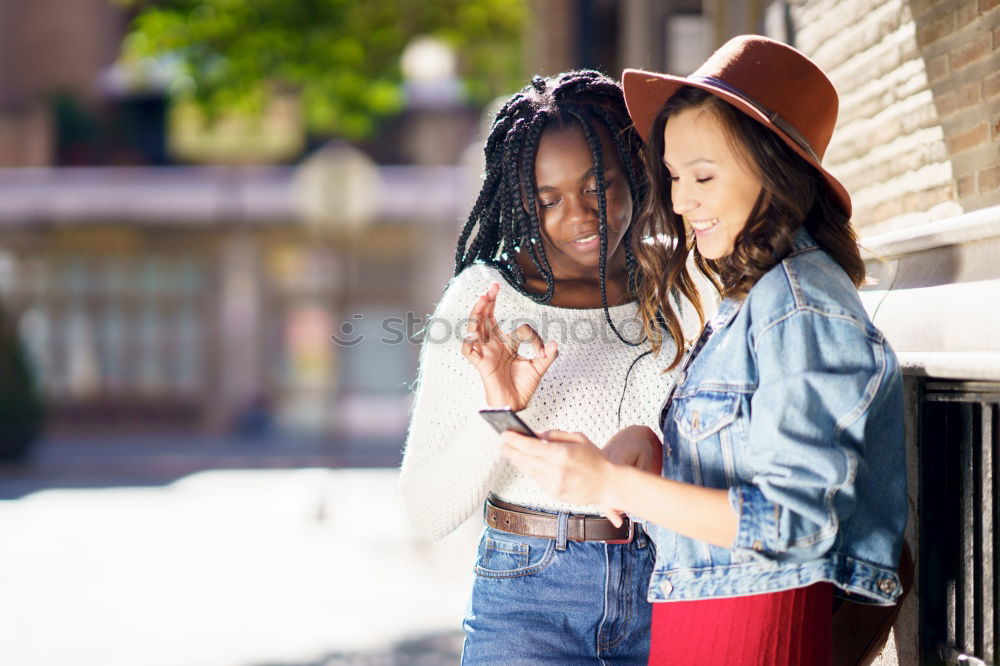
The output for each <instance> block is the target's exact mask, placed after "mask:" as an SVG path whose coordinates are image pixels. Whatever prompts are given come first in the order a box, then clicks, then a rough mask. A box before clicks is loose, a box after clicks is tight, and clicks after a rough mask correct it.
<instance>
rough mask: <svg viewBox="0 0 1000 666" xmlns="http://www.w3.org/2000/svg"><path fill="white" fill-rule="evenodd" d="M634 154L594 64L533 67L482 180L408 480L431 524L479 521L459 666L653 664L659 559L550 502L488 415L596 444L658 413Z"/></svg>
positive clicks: (441, 307)
mask: <svg viewBox="0 0 1000 666" xmlns="http://www.w3.org/2000/svg"><path fill="white" fill-rule="evenodd" d="M639 146H640V140H639V138H638V136H637V135H636V134H635V131H634V130H633V129H632V127H631V121H630V120H629V118H628V115H627V111H626V108H625V103H624V98H623V96H622V91H621V88H620V87H619V85H618V84H617V83H616V82H614V81H612V80H610V79H608V78H607V77H605V76H603V75H602V74H599V73H598V72H594V71H573V72H566V73H563V74H560V75H557V76H554V77H551V78H548V79H543V78H541V77H535V78H534V79H533V80H532V82H531V84H530V85H529V86H527V87H525V88H524V89H523V90H522V91H520V92H519V93H517V94H515V95H514V96H513V97H511V98H510V100H509V101H507V103H506V104H505V105H504V106H503V108H502V109H501V110H500V112H499V113H498V114H497V116H496V119H495V120H494V122H493V125H492V129H491V132H490V135H489V138H488V140H487V142H486V148H485V152H486V173H485V179H484V183H483V187H482V191H481V192H480V194H479V197H478V200H477V201H476V203H475V206H474V207H473V209H472V213H471V214H470V216H469V218H468V221H467V223H466V225H465V228H464V230H463V231H462V234H461V237H460V239H459V242H458V253H457V258H456V265H455V277H454V278H452V280H451V282H450V283H449V285H448V287H447V289H446V291H445V294H444V296H443V298H442V299H441V302H440V303H439V304H438V306H437V309H436V311H435V315H434V319H433V323H432V324H431V325H430V326H429V327H428V330H427V335H426V338H425V342H424V347H423V350H422V354H421V362H420V378H419V385H418V388H417V393H416V397H415V402H414V407H413V414H412V420H411V424H410V432H409V437H408V439H407V444H406V451H405V455H404V459H403V464H402V471H401V488H402V494H403V498H404V501H405V503H406V506H407V509H408V511H409V513H410V516H411V518H412V520H413V522H414V524H415V525H416V526H417V527H418V528H419V529H420V530H421V531H423V532H424V533H425V534H427V535H429V536H431V537H434V538H438V537H442V536H444V535H446V534H448V533H449V532H451V531H452V530H454V529H455V528H456V527H457V526H458V525H459V524H460V523H462V522H463V521H464V520H465V519H467V518H468V517H469V516H471V515H473V514H478V513H479V512H483V514H484V519H485V522H486V528H485V531H484V533H483V536H482V539H481V541H480V545H479V551H478V555H477V561H476V566H475V572H476V578H475V583H474V586H473V590H472V597H471V602H470V606H469V611H468V615H467V617H466V618H465V622H464V628H465V631H466V641H465V647H464V651H463V663H466V664H504V663H518V664H528V663H541V662H550V663H645V661H646V655H647V651H648V646H649V621H650V607H649V605H648V603H647V602H646V599H645V594H646V592H645V591H646V586H647V583H648V581H649V575H650V573H651V570H652V569H651V566H652V561H653V557H654V554H653V552H652V549H651V547H650V543H649V541H648V539H647V537H646V534H645V532H644V531H643V529H642V527H641V526H640V525H634V524H632V523H631V522H630V521H629V520H628V518H627V517H626V518H622V517H620V516H618V515H616V516H615V517H616V520H617V522H618V526H616V525H614V524H612V523H611V522H610V521H609V520H608V519H606V518H604V517H603V516H602V515H601V514H602V509H601V507H598V506H595V505H593V504H591V503H587V502H584V503H577V502H563V501H558V500H555V499H553V498H552V497H551V496H549V495H547V494H546V493H545V492H544V491H542V489H541V488H539V486H537V485H536V484H535V483H534V482H533V481H531V480H530V479H529V478H528V477H526V476H525V475H524V474H522V473H521V472H520V471H519V470H517V469H516V468H515V467H513V466H512V465H510V464H509V463H508V462H507V461H506V460H505V459H504V458H503V457H502V456H501V452H500V440H499V437H498V436H497V435H496V433H495V432H494V431H493V430H492V429H491V428H490V426H489V425H488V424H487V423H486V422H484V421H483V420H482V419H481V418H480V416H479V415H478V414H477V410H478V409H479V408H481V407H483V406H486V405H490V406H496V407H499V406H510V407H511V408H513V409H514V410H515V411H519V412H520V416H521V417H523V419H524V420H525V421H526V422H527V423H528V424H530V425H531V426H532V427H534V428H537V429H546V428H553V427H557V426H558V427H563V428H567V427H568V428H571V429H574V430H579V431H581V432H584V433H586V434H587V435H588V436H590V437H592V438H593V439H595V440H596V441H601V442H607V441H608V440H611V439H612V436H613V435H614V434H615V433H616V432H618V431H619V430H622V429H623V428H624V427H625V426H632V427H633V428H638V427H643V428H648V426H651V425H654V424H655V423H656V415H657V413H658V410H657V409H656V400H657V396H659V395H662V394H663V393H664V392H665V391H666V390H667V387H668V385H669V383H670V381H671V380H672V378H673V373H663V372H662V364H658V363H656V361H655V358H654V357H653V356H652V355H650V353H649V352H650V346H649V344H648V342H647V341H646V340H645V338H644V336H643V334H642V323H641V322H640V321H638V319H637V305H636V303H635V302H634V295H635V292H636V290H637V288H638V286H639V285H638V269H637V264H636V259H635V255H634V246H633V244H632V243H631V239H632V234H633V231H632V229H633V217H634V212H635V210H636V209H637V204H638V202H639V201H641V199H642V196H643V194H644V184H643V183H644V180H643V176H642V173H641V168H642V167H641V163H640V155H639ZM691 328H692V331H691V332H692V333H693V332H696V330H697V329H696V324H694V325H693V326H692V327H691ZM543 340H549V341H548V342H543ZM521 345H523V347H521ZM519 347H520V348H521V350H522V352H523V354H519V353H518V351H519ZM664 347H666V348H667V349H666V353H667V354H668V355H670V354H672V353H673V344H672V343H666V344H664ZM463 356H464V357H465V358H464V359H463V358H462V357H463ZM557 357H558V358H557ZM629 431H630V430H629V428H625V432H629ZM617 441H624V440H622V438H619V440H617ZM605 453H606V455H608V456H609V458H611V459H613V460H616V461H617V462H621V463H623V464H631V465H635V466H637V467H641V468H644V469H650V470H655V469H658V465H659V442H655V441H654V442H651V441H648V440H647V441H638V443H636V442H635V441H630V442H628V444H627V445H625V446H622V445H619V444H616V441H615V440H613V441H610V442H609V443H608V446H607V447H606V449H605ZM484 505H485V510H484ZM623 521H624V522H623ZM600 660H603V662H602V661H600Z"/></svg>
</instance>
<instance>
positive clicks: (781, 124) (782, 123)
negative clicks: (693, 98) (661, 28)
mask: <svg viewBox="0 0 1000 666" xmlns="http://www.w3.org/2000/svg"><path fill="white" fill-rule="evenodd" d="M687 78H688V80H690V81H696V82H698V83H705V84H708V85H710V86H713V87H715V88H722V89H723V90H725V91H726V92H727V93H730V94H731V95H736V96H737V97H739V98H740V99H742V100H743V101H744V102H746V103H747V104H749V105H750V106H752V107H754V108H755V109H757V110H758V111H760V112H761V113H762V114H764V115H765V116H767V119H768V120H769V121H770V122H771V123H772V124H773V125H774V126H775V127H777V128H778V129H780V130H781V131H782V132H784V133H785V134H787V135H788V136H789V137H791V139H792V141H794V142H795V143H797V144H798V145H799V147H800V148H802V150H804V151H806V152H807V153H809V154H810V155H811V156H812V158H813V159H814V160H816V163H817V164H819V163H820V162H822V160H821V159H820V158H819V156H818V155H816V151H815V150H813V149H812V146H810V145H809V142H808V141H807V140H806V138H805V137H804V136H802V133H801V132H799V131H798V130H797V129H795V127H794V126H792V124H791V123H789V122H788V121H787V120H785V119H784V118H782V117H781V116H780V115H778V112H777V111H771V110H770V109H769V108H767V107H766V106H764V105H763V104H761V103H760V102H758V101H757V100H755V99H754V98H753V97H751V96H750V95H748V94H746V93H745V92H743V91H742V90H740V89H739V88H737V87H736V86H733V85H731V84H729V83H726V82H725V81H723V80H722V79H717V78H715V77H714V76H695V75H692V76H689V77H687Z"/></svg>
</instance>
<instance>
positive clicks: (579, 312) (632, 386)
mask: <svg viewBox="0 0 1000 666" xmlns="http://www.w3.org/2000/svg"><path fill="white" fill-rule="evenodd" d="M493 282H499V283H500V293H499V294H498V296H497V302H496V310H495V315H496V319H497V321H498V322H499V324H500V327H501V328H502V329H504V330H505V331H508V332H509V331H510V330H511V329H512V328H515V327H516V326H518V325H520V324H521V323H524V322H528V323H529V324H531V325H532V327H534V328H535V330H537V331H538V332H539V334H540V335H541V336H542V339H543V340H556V341H557V342H558V343H559V356H558V358H557V359H556V360H555V362H554V363H553V364H552V366H551V367H550V368H549V370H548V372H547V373H546V374H545V376H544V377H543V378H542V382H541V385H540V386H539V387H538V390H537V392H536V393H535V395H534V397H533V398H532V399H531V404H530V405H528V407H527V408H526V409H524V410H523V411H522V412H520V413H519V416H520V417H521V418H522V419H524V421H525V422H526V423H527V424H528V425H529V426H531V427H532V429H534V430H535V431H536V432H542V431H544V430H549V429H552V428H558V429H560V430H567V431H571V432H582V433H583V434H585V435H586V436H587V437H589V438H590V439H591V440H592V441H593V442H594V443H595V444H597V445H598V446H604V444H605V443H606V442H607V440H608V439H610V438H611V436H612V435H614V434H615V433H616V432H618V431H619V430H621V429H622V428H624V427H626V426H629V425H633V424H639V425H648V426H649V427H651V428H652V429H653V430H655V431H656V432H659V429H660V424H659V423H658V422H657V420H658V418H659V409H660V405H661V402H662V400H663V398H664V397H665V396H666V393H667V389H668V388H669V386H670V383H671V382H672V381H673V379H674V373H673V372H670V373H667V374H663V373H662V370H663V368H665V367H666V366H667V365H668V364H669V361H670V359H672V358H673V350H674V347H673V344H672V343H670V342H669V339H668V341H667V342H666V344H665V345H664V348H663V349H662V350H661V352H660V355H659V356H654V355H653V354H647V355H646V356H644V357H643V358H642V359H640V360H639V361H638V362H636V363H635V366H634V367H633V368H632V371H631V373H630V374H629V376H628V387H627V389H626V387H625V376H626V373H627V372H628V369H629V366H630V365H632V362H633V361H635V359H636V358H637V357H638V356H640V355H641V354H643V353H644V352H646V351H649V345H648V344H643V345H642V346H639V347H632V346H629V345H626V344H624V343H623V342H621V341H620V340H619V339H618V338H617V336H616V335H615V333H614V331H612V330H611V327H610V326H608V323H607V320H606V319H605V315H604V310H603V308H588V309H571V308H560V307H553V306H550V305H540V304H538V303H535V302H534V301H532V300H531V299H530V298H528V297H527V296H524V295H523V294H521V293H520V292H518V291H517V290H515V289H514V288H513V287H511V286H510V285H509V284H507V282H506V281H505V280H504V278H503V276H502V275H501V274H500V273H499V272H498V271H496V270H495V269H493V268H490V267H488V266H484V265H481V264H477V265H474V266H470V267H469V268H466V269H465V270H464V271H462V273H460V274H459V275H458V276H456V277H455V278H453V279H452V280H451V282H450V283H449V285H448V288H447V290H446V291H445V294H444V296H443V298H442V299H441V302H440V303H438V306H437V309H436V310H435V312H434V318H433V319H432V320H431V323H430V325H429V326H428V329H427V331H426V337H425V339H424V343H423V348H422V350H421V355H420V375H419V379H418V385H417V389H416V396H415V400H414V404H413V412H412V415H411V419H410V430H409V435H408V437H407V441H406V450H405V453H404V456H403V463H402V470H401V474H400V487H401V490H402V494H403V500H404V502H405V504H406V508H407V510H408V512H409V514H410V518H411V520H412V521H413V523H414V525H415V526H416V527H417V528H418V529H419V530H420V531H421V532H422V533H424V534H426V535H427V536H429V537H431V538H435V539H437V538H440V537H443V536H445V535H446V534H449V533H450V532H452V531H453V530H454V529H455V528H457V527H458V526H459V525H460V524H461V523H462V522H464V521H465V519H466V518H468V517H469V516H470V515H472V514H474V513H477V514H478V513H480V512H481V509H482V506H483V502H484V500H485V499H486V495H487V494H488V493H489V492H490V491H492V492H494V493H495V494H496V495H498V496H499V497H501V498H502V499H505V500H507V501H509V502H514V503H516V504H523V505H529V506H535V507H541V508H545V509H552V510H563V511H572V512H577V513H590V514H596V513H600V512H599V510H598V509H597V508H596V507H594V506H577V505H571V504H564V503H560V502H556V501H553V500H552V499H551V498H550V497H548V495H546V494H545V492H544V491H542V489H541V488H540V487H539V486H538V485H537V484H536V483H535V482H534V481H532V480H531V479H530V478H528V477H527V476H525V475H524V474H522V473H521V472H520V471H519V470H518V469H517V468H516V467H514V466H513V465H511V464H510V463H509V462H508V461H507V459H506V458H503V457H502V456H501V455H500V440H499V436H498V435H497V434H496V432H495V431H494V430H493V429H492V428H491V427H490V425H489V424H488V423H487V422H486V421H485V420H484V419H483V418H482V417H481V416H479V414H478V413H477V410H479V409H481V408H482V407H484V406H485V397H484V391H483V385H482V381H481V380H480V378H479V374H478V373H477V372H476V369H475V368H474V367H472V364H471V363H469V361H467V360H466V359H465V358H464V357H463V356H462V354H461V351H460V348H461V339H462V336H463V335H464V334H465V321H466V318H467V317H468V316H469V312H470V311H471V310H472V306H473V305H474V304H475V302H476V299H477V298H478V297H479V296H480V295H482V294H483V293H485V292H486V290H487V289H488V288H489V286H490V284H492V283H493ZM684 312H685V322H684V323H685V329H686V330H685V333H686V334H687V335H689V336H690V335H691V334H692V331H690V330H688V329H692V328H695V327H696V326H697V318H696V317H693V316H692V314H691V311H690V308H688V309H687V310H685V311H684ZM609 313H610V314H611V318H612V320H614V322H615V325H616V326H617V327H618V330H619V331H621V332H622V335H623V336H624V337H625V338H626V339H627V340H636V339H639V338H640V337H641V326H640V324H639V322H638V320H637V318H636V314H637V306H636V305H635V304H634V303H630V304H626V305H620V306H616V307H612V308H609ZM512 324H513V325H512ZM693 332H694V333H696V332H697V331H696V330H694V331H693ZM521 353H522V354H525V355H530V353H531V349H530V346H528V345H523V346H522V349H521ZM623 390H624V391H625V394H624V400H622V392H623ZM620 402H621V418H620V419H619V416H618V409H619V403H620Z"/></svg>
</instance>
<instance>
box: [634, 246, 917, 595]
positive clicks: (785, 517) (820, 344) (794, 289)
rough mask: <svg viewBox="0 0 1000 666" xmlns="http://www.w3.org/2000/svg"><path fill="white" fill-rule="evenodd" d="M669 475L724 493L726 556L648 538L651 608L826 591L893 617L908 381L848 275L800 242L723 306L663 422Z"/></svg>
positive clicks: (690, 359)
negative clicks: (807, 589) (820, 587)
mask: <svg viewBox="0 0 1000 666" xmlns="http://www.w3.org/2000/svg"><path fill="white" fill-rule="evenodd" d="M660 417H661V425H662V428H663V436H664V440H663V442H664V447H663V451H664V453H663V474H664V476H666V477H667V478H671V479H675V480H678V481H684V482H687V483H694V484H698V485H701V486H707V487H710V488H724V489H727V491H728V495H729V502H730V505H731V506H732V509H733V511H735V512H736V514H737V515H738V516H739V528H738V531H737V534H736V538H735V541H734V542H733V544H732V547H731V548H720V547H717V546H713V545H710V544H708V543H705V542H703V541H698V540H695V539H689V538H687V537H684V536H681V535H679V534H677V533H675V532H673V531H671V530H668V529H664V528H660V527H655V526H650V527H651V531H652V533H653V536H654V540H655V542H656V545H657V555H656V567H655V570H654V573H653V576H652V579H651V580H650V587H649V600H650V601H676V600H687V599H707V598H714V597H732V596H741V595H748V594H759V593H764V592H776V591H780V590H787V589H792V588H798V587H804V586H807V585H810V584H812V583H815V582H819V581H830V582H832V583H833V584H834V586H835V589H836V591H837V594H838V595H839V596H844V597H845V598H849V599H852V600H855V601H865V602H870V603H879V604H888V603H892V602H893V601H894V600H895V599H897V598H898V597H899V595H900V593H901V589H900V582H899V578H898V577H897V575H896V567H897V562H898V560H899V551H900V547H901V545H902V534H903V527H904V525H905V523H906V514H907V495H906V465H905V447H904V440H903V404H902V381H901V377H900V371H899V365H898V362H897V361H896V357H895V354H893V352H892V350H891V349H890V348H889V344H888V343H887V342H886V340H885V338H884V337H883V336H882V333H881V332H880V331H879V330H878V329H876V328H875V326H874V325H873V324H872V323H871V320H870V319H869V318H868V315H867V314H866V312H865V310H864V308H863V307H862V305H861V301H860V299H859V298H858V294H857V290H856V289H855V288H854V285H853V284H852V283H851V281H850V279H849V278H848V277H847V275H846V274H845V273H844V271H843V270H842V269H841V268H840V266H839V265H838V264H837V263H836V262H835V261H834V260H833V259H832V258H831V257H830V256H829V255H828V254H827V253H826V252H824V251H823V250H821V249H820V248H819V247H818V246H817V245H816V242H815V240H813V238H812V236H811V235H810V234H809V233H808V232H807V231H805V230H804V229H801V230H799V231H798V232H797V233H796V236H795V238H794V244H793V248H792V250H791V252H790V253H789V255H788V256H787V257H785V259H784V260H782V261H781V262H780V263H779V264H778V265H776V266H775V267H774V268H772V269H771V270H770V271H768V272H767V273H766V274H765V275H764V276H762V277H761V279H760V280H759V281H758V282H757V284H755V285H754V286H753V288H752V289H751V290H750V292H749V293H748V294H747V296H746V298H745V299H743V300H742V301H737V300H731V299H727V300H724V301H723V302H722V304H721V305H720V307H719V310H718V312H717V314H716V315H715V317H714V318H713V319H712V320H711V321H709V322H708V324H707V325H706V327H705V330H704V331H703V333H702V336H701V338H700V339H699V340H698V342H697V343H696V344H695V346H694V347H693V348H692V349H691V351H690V352H689V354H688V356H687V358H686V359H685V361H684V365H683V366H682V371H681V374H680V375H678V378H677V382H676V384H675V387H674V389H673V390H672V391H671V393H670V395H668V396H667V399H666V401H665V402H664V406H663V409H662V411H661V414H660Z"/></svg>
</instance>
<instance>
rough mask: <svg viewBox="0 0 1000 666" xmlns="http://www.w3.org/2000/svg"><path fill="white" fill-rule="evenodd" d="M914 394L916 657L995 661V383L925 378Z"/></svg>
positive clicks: (998, 510) (998, 412) (998, 455)
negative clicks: (917, 568)
mask: <svg viewBox="0 0 1000 666" xmlns="http://www.w3.org/2000/svg"><path fill="white" fill-rule="evenodd" d="M921 394H922V397H921V401H920V435H919V452H920V454H919V455H920V463H919V464H920V472H919V474H920V484H919V487H920V491H919V516H920V517H919V520H920V590H921V604H920V636H921V652H922V655H921V657H922V659H921V662H922V663H927V664H983V665H988V664H996V663H997V662H998V661H1000V614H998V612H997V608H996V603H997V599H998V598H1000V572H998V566H997V565H998V559H997V554H998V553H1000V540H998V535H997V531H996V526H997V524H998V523H1000V501H998V499H1000V485H998V479H1000V473H998V465H1000V447H998V441H1000V383H994V382H961V381H952V382H943V381H928V382H926V383H925V384H924V386H923V388H922V390H921Z"/></svg>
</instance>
